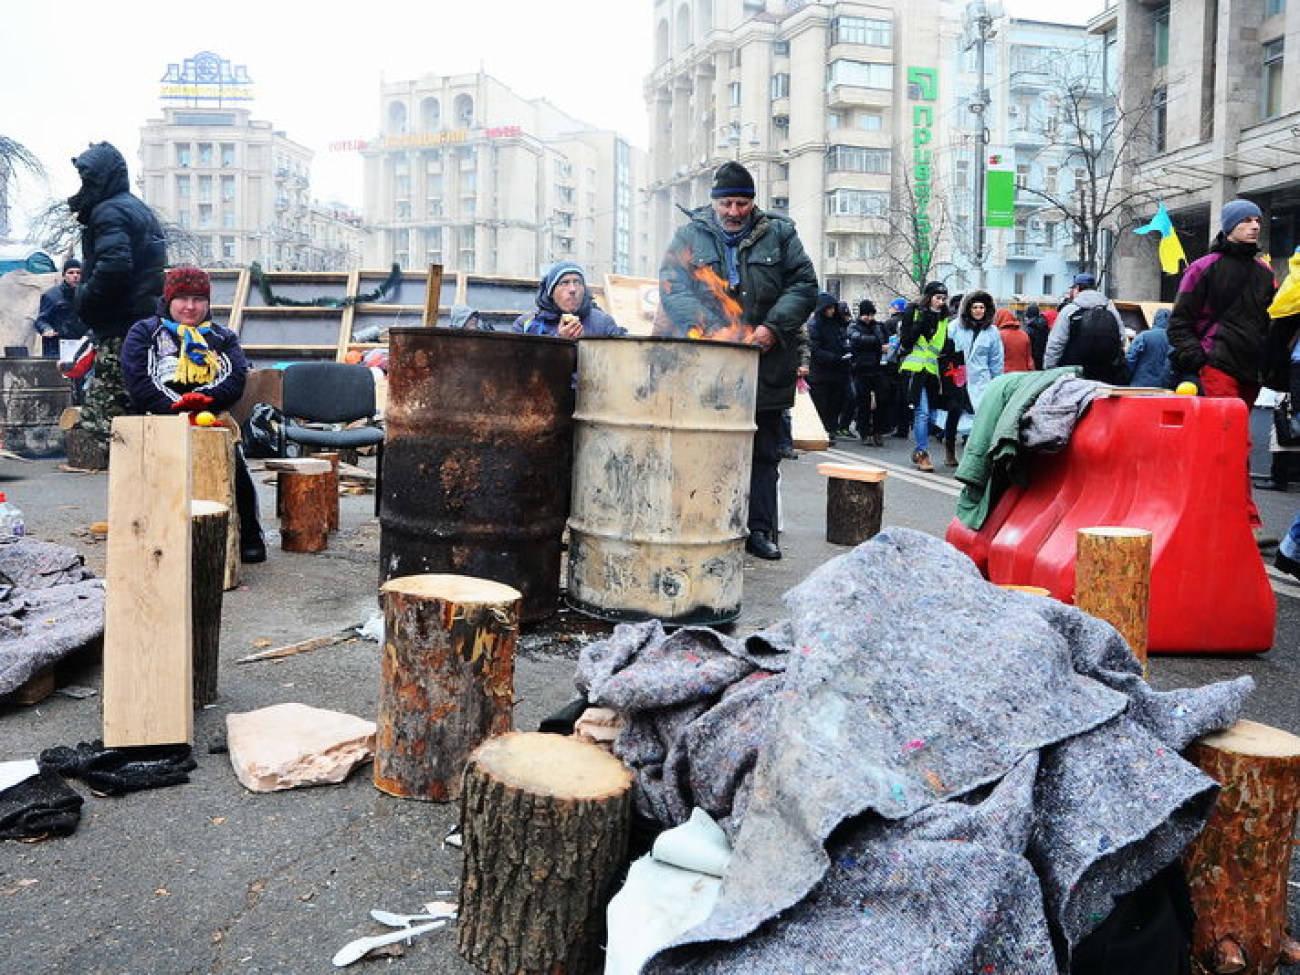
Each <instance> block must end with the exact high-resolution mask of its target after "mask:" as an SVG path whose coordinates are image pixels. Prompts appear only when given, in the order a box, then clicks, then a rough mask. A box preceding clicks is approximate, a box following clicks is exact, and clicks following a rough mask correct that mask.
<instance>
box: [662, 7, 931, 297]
mask: <svg viewBox="0 0 1300 975" xmlns="http://www.w3.org/2000/svg"><path fill="white" fill-rule="evenodd" d="M940 8H941V4H940V2H939V0H915V2H912V3H909V4H907V7H906V10H905V11H904V10H901V9H900V5H897V4H893V3H883V2H882V3H872V2H832V3H809V2H803V0H656V2H655V4H654V29H655V47H654V67H653V70H652V73H651V75H650V77H649V79H648V80H647V84H646V92H647V97H648V100H649V103H650V115H651V130H652V137H651V138H652V143H653V148H652V163H651V172H652V182H651V184H650V190H651V202H652V207H653V214H652V220H653V232H652V234H651V237H652V238H653V239H654V240H655V241H656V242H657V244H658V246H659V247H660V248H663V247H664V246H666V244H667V242H668V240H669V239H670V237H671V234H672V232H673V229H674V228H675V227H676V226H677V225H678V224H679V223H680V222H681V220H682V219H683V218H682V215H681V213H680V210H679V209H678V208H679V207H685V208H688V209H689V208H693V207H697V206H700V205H702V204H705V203H707V202H708V199H709V189H710V186H711V181H712V175H713V172H714V170H715V169H716V168H717V167H718V166H719V165H721V164H722V163H723V162H724V161H726V160H728V159H738V160H739V161H740V162H741V163H743V164H744V165H745V166H746V167H747V168H748V169H750V171H751V172H752V173H753V174H754V177H755V180H756V182H757V184H758V192H759V203H760V205H761V206H763V207H765V208H766V209H769V210H773V211H775V212H779V213H784V214H787V215H789V216H790V217H792V218H793V219H794V220H795V222H796V223H797V224H798V227H799V236H800V239H801V240H802V241H803V243H804V246H805V247H806V248H807V250H808V252H809V255H810V257H811V258H812V260H813V263H814V265H815V266H816V267H817V271H818V276H819V277H820V279H821V282H822V286H823V287H824V288H826V289H827V290H830V291H832V292H834V293H836V294H838V295H840V296H841V297H843V298H845V299H846V300H857V299H858V298H861V297H865V296H871V297H873V298H876V299H879V298H881V297H886V296H888V295H889V294H892V293H897V292H898V291H901V290H904V289H909V290H910V284H908V283H907V275H908V272H909V265H910V262H911V260H912V255H911V254H910V253H909V252H910V251H913V250H915V249H916V247H915V244H916V243H917V241H916V240H911V239H901V238H908V237H915V235H916V233H917V231H918V229H919V231H920V234H921V238H922V239H921V240H920V243H921V244H922V245H926V244H927V242H928V244H929V245H930V246H932V247H934V248H937V254H936V255H935V258H934V260H933V261H932V262H931V263H932V265H933V267H932V269H933V270H935V271H936V273H937V272H938V271H940V270H941V268H940V267H939V265H942V264H943V263H945V262H948V261H950V255H949V254H948V253H947V252H946V251H947V245H945V243H944V241H943V239H942V237H941V235H938V234H930V231H932V230H934V229H935V227H934V225H933V224H930V225H929V226H927V223H928V221H929V217H930V213H929V209H930V199H931V198H932V196H931V189H932V180H933V178H934V173H935V169H934V161H933V147H934V146H935V145H938V144H941V143H942V141H943V140H942V139H941V138H940V135H939V133H940V131H941V130H942V129H943V127H945V126H946V125H947V120H946V119H944V118H943V117H942V113H941V112H940V111H938V99H939V98H940V92H941V91H942V90H943V87H944V85H945V84H946V80H945V79H944V77H943V74H942V71H941V70H940V65H939V63H940V60H941V58H942V55H943V53H944V52H943V47H942V44H941V32H940V30H939V20H940ZM903 183H906V184H907V186H909V187H911V188H912V190H913V191H915V190H918V189H919V190H921V191H922V192H920V193H919V194H918V193H917V192H908V193H906V194H904V193H902V192H900V185H902V184H903ZM933 189H935V190H936V191H937V186H934V187H933ZM904 195H906V196H907V201H906V202H904V199H903V197H904ZM918 197H919V199H918ZM918 203H919V206H918ZM917 211H921V215H922V216H923V217H924V218H926V219H925V220H924V221H922V223H921V224H920V226H919V228H918V226H917V223H916V222H915V221H913V220H912V219H911V218H912V216H913V215H914V214H915V213H916V212H917ZM661 256H662V254H660V255H657V258H658V257H661ZM657 258H656V259H657Z"/></svg>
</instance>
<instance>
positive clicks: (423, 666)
mask: <svg viewBox="0 0 1300 975" xmlns="http://www.w3.org/2000/svg"><path fill="white" fill-rule="evenodd" d="M379 591H380V598H381V599H382V601H383V604H384V654H383V658H382V663H381V678H380V680H381V683H380V691H379V728H378V732H377V734H376V737H375V764H374V778H375V786H376V788H378V789H380V790H381V791H383V792H387V793H388V794H389V795H394V796H401V797H403V798H406V799H428V800H433V801H435V802H447V801H450V800H454V799H458V798H459V797H460V787H461V776H462V775H463V774H464V771H465V763H466V762H467V761H468V760H469V755H470V753H471V752H472V751H473V750H474V749H475V748H477V747H478V746H479V745H481V744H482V743H483V742H484V741H486V740H487V739H488V738H489V737H491V736H492V735H497V734H501V733H503V732H506V731H509V730H510V725H511V715H512V712H513V708H514V676H515V639H516V637H517V636H518V635H519V604H520V600H521V599H522V596H521V595H520V593H519V591H518V590H517V589H512V588H511V587H510V586H507V585H503V584H502V583H499V582H492V581H490V580H487V579H476V578H473V577H471V576H459V575H435V574H430V575H414V576H401V577H399V578H396V579H390V580H389V581H388V582H386V583H385V584H384V585H383V586H382V587H381V588H380V590H379Z"/></svg>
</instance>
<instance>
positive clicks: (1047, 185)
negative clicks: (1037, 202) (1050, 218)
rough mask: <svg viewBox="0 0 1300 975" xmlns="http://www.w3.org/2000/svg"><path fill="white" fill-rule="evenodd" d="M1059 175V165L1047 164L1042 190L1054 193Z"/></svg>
mask: <svg viewBox="0 0 1300 975" xmlns="http://www.w3.org/2000/svg"><path fill="white" fill-rule="evenodd" d="M1060 175H1061V169H1060V167H1059V166H1048V167H1047V175H1046V176H1045V177H1044V178H1043V191H1044V192H1046V193H1055V192H1056V187H1057V185H1058V184H1059V182H1060V180H1059V177H1060ZM1048 226H1051V224H1048Z"/></svg>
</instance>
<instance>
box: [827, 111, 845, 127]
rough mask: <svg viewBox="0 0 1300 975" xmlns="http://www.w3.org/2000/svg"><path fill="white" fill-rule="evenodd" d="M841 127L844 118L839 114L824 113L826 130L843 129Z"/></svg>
mask: <svg viewBox="0 0 1300 975" xmlns="http://www.w3.org/2000/svg"><path fill="white" fill-rule="evenodd" d="M843 125H844V116H843V115H841V114H840V113H839V112H827V113H826V128H828V129H838V128H841V127H843Z"/></svg>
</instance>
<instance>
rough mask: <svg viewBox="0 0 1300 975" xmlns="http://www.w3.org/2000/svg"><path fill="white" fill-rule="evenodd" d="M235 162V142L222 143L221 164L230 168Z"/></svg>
mask: <svg viewBox="0 0 1300 975" xmlns="http://www.w3.org/2000/svg"><path fill="white" fill-rule="evenodd" d="M234 164H235V144H234V143H233V142H223V143H221V165H222V166H224V167H226V168H227V169H229V168H230V167H231V166H233V165H234Z"/></svg>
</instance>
